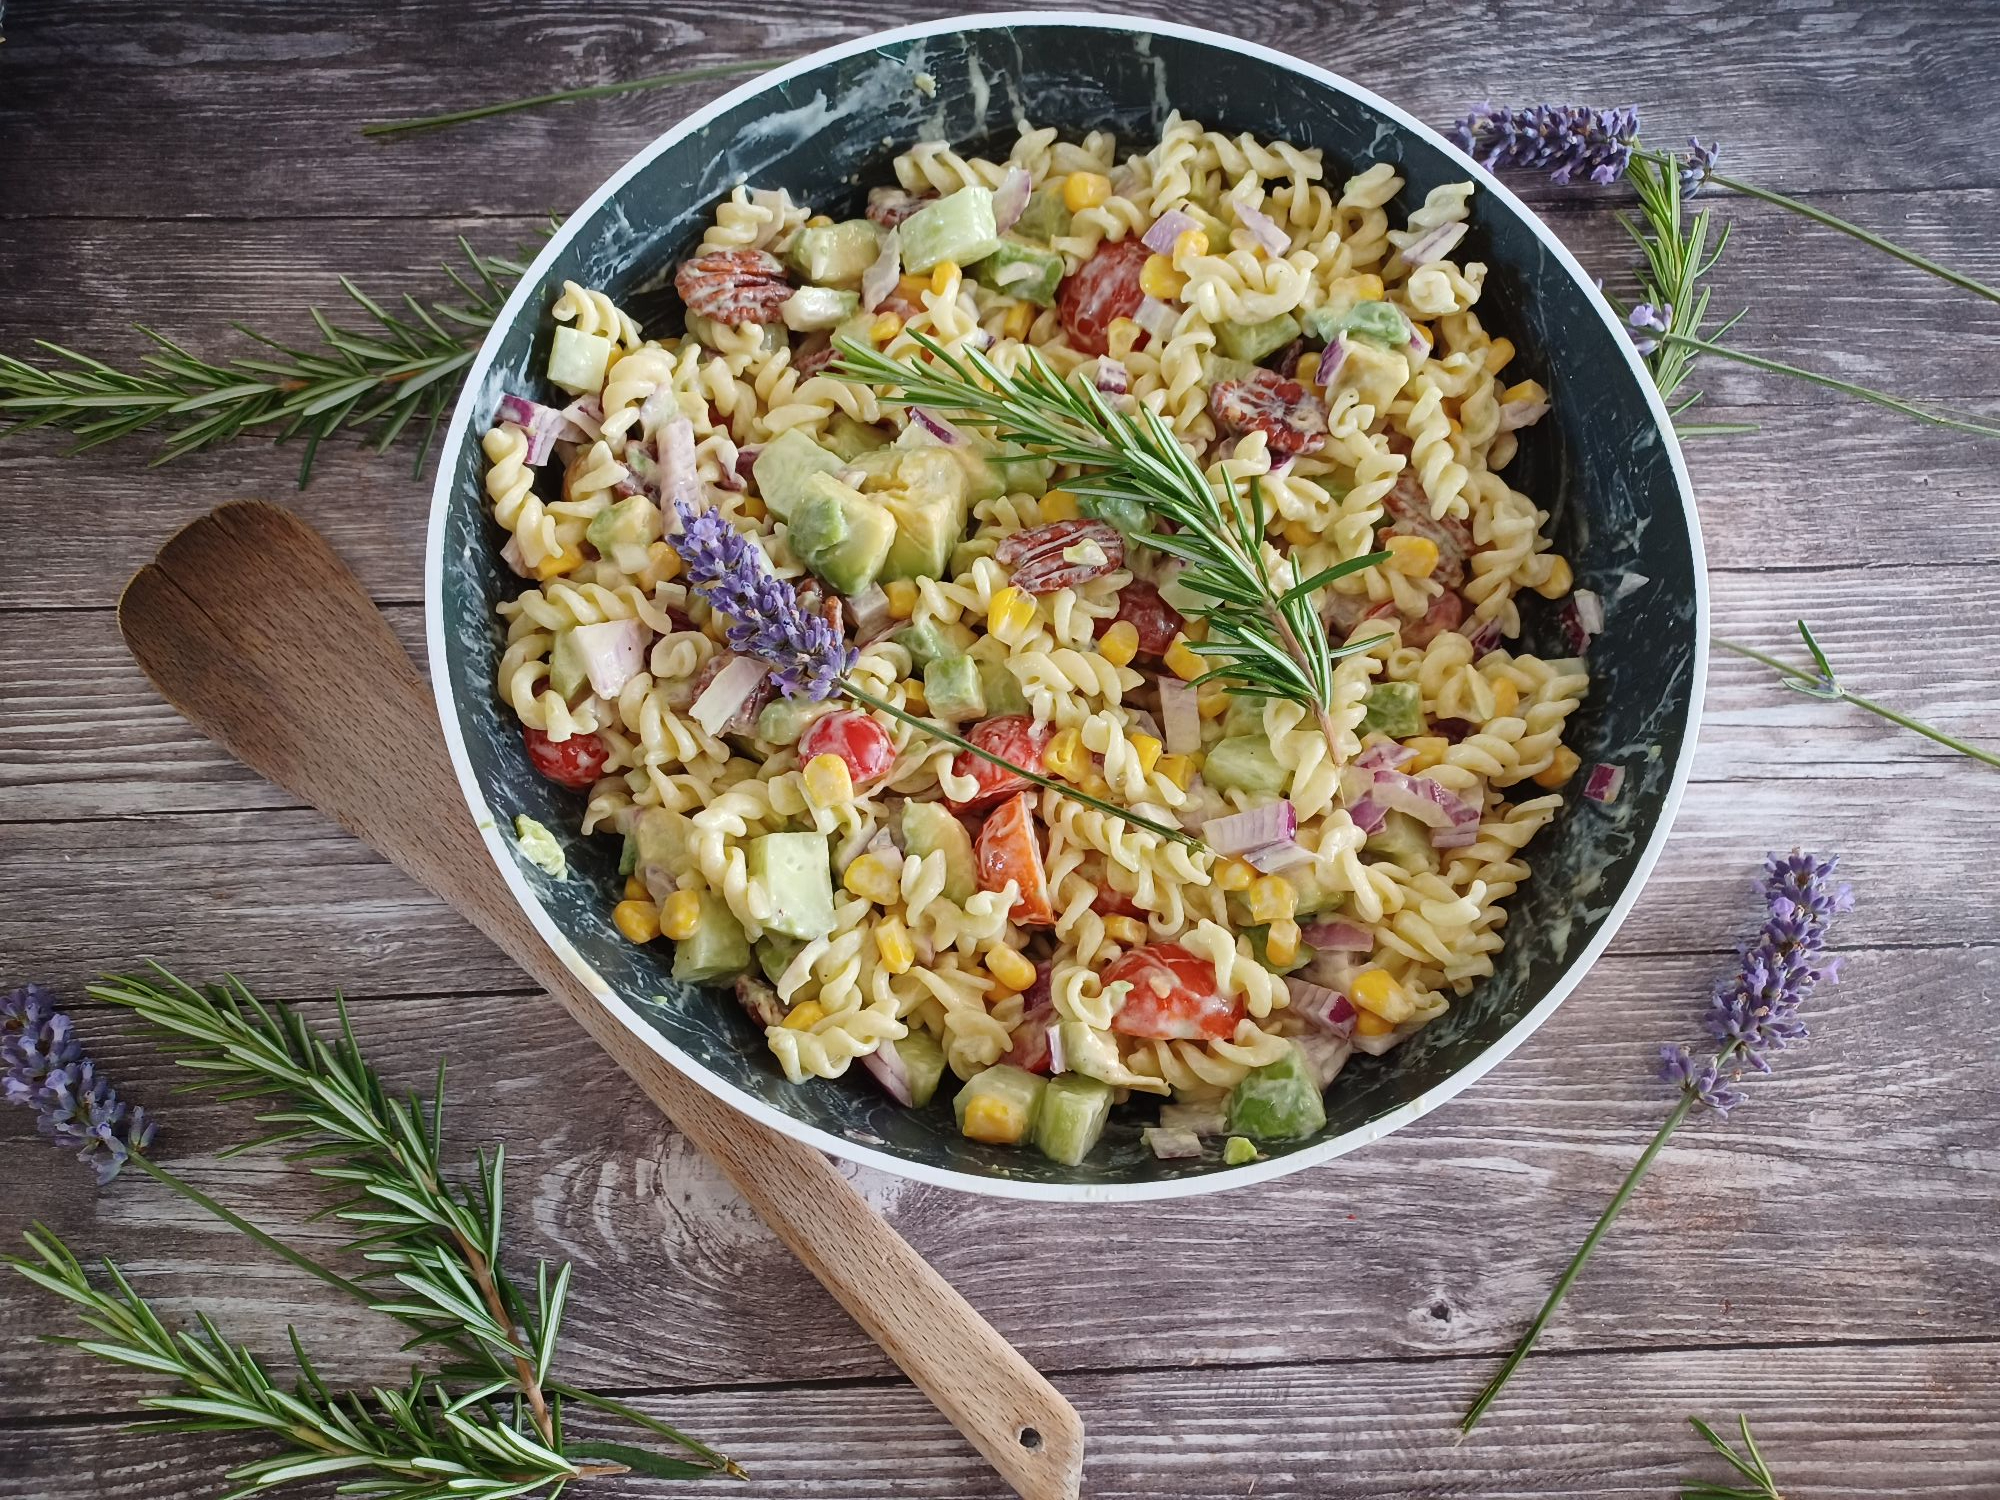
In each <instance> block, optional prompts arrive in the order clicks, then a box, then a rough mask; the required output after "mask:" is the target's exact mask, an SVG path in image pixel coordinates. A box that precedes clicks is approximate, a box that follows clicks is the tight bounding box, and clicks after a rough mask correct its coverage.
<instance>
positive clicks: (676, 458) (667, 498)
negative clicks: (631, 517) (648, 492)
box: [648, 397, 701, 507]
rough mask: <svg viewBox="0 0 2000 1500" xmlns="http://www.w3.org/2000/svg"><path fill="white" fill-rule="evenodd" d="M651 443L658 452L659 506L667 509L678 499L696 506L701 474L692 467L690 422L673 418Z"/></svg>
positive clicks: (692, 442)
mask: <svg viewBox="0 0 2000 1500" xmlns="http://www.w3.org/2000/svg"><path fill="white" fill-rule="evenodd" d="M648 399H651V398H650V397H649V398H648ZM653 440H654V442H655V443H657V444H658V445H659V449H660V494H661V497H662V501H663V503H664V504H666V505H668V506H669V507H671V506H672V505H674V504H675V502H677V501H681V500H685V501H687V502H688V504H690V505H693V504H695V503H697V502H698V501H699V500H700V499H701V471H700V469H698V468H697V467H696V466H695V459H694V423H692V422H690V421H689V420H688V419H687V418H686V417H675V418H674V419H673V421H671V422H669V423H667V425H666V426H664V427H662V428H661V429H660V430H659V432H658V433H656V434H655V435H654V439H653Z"/></svg>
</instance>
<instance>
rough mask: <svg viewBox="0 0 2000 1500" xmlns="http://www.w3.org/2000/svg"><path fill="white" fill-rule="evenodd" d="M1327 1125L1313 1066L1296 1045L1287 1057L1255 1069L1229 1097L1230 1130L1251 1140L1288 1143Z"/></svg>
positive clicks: (1247, 1074) (1291, 1048)
mask: <svg viewBox="0 0 2000 1500" xmlns="http://www.w3.org/2000/svg"><path fill="white" fill-rule="evenodd" d="M1325 1124H1326V1100H1325V1099H1323V1098H1322V1097H1321V1096H1320V1091H1319V1082H1318V1080H1317V1079H1316V1078H1315V1077H1314V1076H1313V1069H1312V1064H1311V1063H1310V1062H1309V1061H1307V1059H1306V1055H1305V1053H1303V1052H1301V1051H1300V1050H1299V1048H1298V1046H1297V1045H1296V1044H1294V1045H1292V1046H1290V1047H1287V1048H1286V1049H1285V1055H1284V1056H1283V1057H1280V1058H1279V1059H1278V1060H1277V1061H1276V1062H1270V1063H1266V1064H1265V1065H1264V1066H1263V1067H1261V1068H1252V1069H1251V1070H1250V1071H1249V1072H1248V1073H1245V1074H1244V1075H1243V1078H1242V1080H1241V1081H1240V1082H1239V1083H1238V1084H1237V1085H1236V1087H1235V1088H1234V1089H1232V1090H1231V1091H1230V1094H1229V1129H1230V1132H1231V1133H1232V1134H1234V1135H1247V1136H1249V1137H1250V1138H1251V1139H1252V1140H1259V1141H1287V1140H1296V1139H1298V1138H1299V1137H1300V1136H1307V1135H1311V1134H1313V1133H1314V1132H1315V1131H1317V1130H1319V1129H1320V1128H1321V1127H1323V1126H1324V1125H1325Z"/></svg>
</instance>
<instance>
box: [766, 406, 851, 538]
mask: <svg viewBox="0 0 2000 1500" xmlns="http://www.w3.org/2000/svg"><path fill="white" fill-rule="evenodd" d="M840 468H841V463H840V460H839V459H838V458H837V457H835V456H834V455H833V454H831V453H829V452H827V451H826V449H824V448H822V447H820V445H819V444H818V443H815V442H814V441H813V440H812V439H811V438H809V437H807V436H806V434H805V433H804V432H803V431H802V430H801V429H799V428H797V427H787V428H786V429H785V430H784V431H783V432H781V433H779V434H778V435H777V436H776V437H774V438H772V439H771V441H770V442H768V443H766V444H765V445H764V446H763V447H762V448H760V449H758V450H757V459H756V462H755V463H753V464H751V465H750V474H751V477H752V478H754V479H755V480H756V481H757V494H758V497H759V498H760V499H762V500H763V502H764V504H765V505H766V506H768V507H769V508H770V511H771V514H772V515H774V516H776V517H777V518H778V519H779V520H781V521H784V520H789V519H790V518H791V514H792V507H793V506H795V505H797V504H798V503H799V497H800V496H802V495H803V494H804V493H805V488H806V481H807V480H808V479H810V478H812V476H813V475H815V474H837V473H839V472H840Z"/></svg>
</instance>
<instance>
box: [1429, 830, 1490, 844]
mask: <svg viewBox="0 0 2000 1500" xmlns="http://www.w3.org/2000/svg"><path fill="white" fill-rule="evenodd" d="M1478 842H1479V830H1478V829H1477V828H1433V829H1432V830H1431V847H1432V848H1433V849H1463V848H1465V847H1466V846H1467V845H1468V844H1476V843H1478Z"/></svg>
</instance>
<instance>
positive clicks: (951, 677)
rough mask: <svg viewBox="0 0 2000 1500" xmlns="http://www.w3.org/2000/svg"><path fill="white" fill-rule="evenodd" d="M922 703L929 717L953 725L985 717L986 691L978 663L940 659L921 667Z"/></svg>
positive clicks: (943, 657)
mask: <svg viewBox="0 0 2000 1500" xmlns="http://www.w3.org/2000/svg"><path fill="white" fill-rule="evenodd" d="M924 702H925V703H927V704H929V705H930V710H931V717H932V718H935V719H943V720H945V721H946V722H948V723H955V722H957V721H958V720H960V719H983V718H985V717H986V692H985V689H984V688H982V687H981V686H980V682H979V664H978V663H977V662H975V661H974V660H973V659H972V658H971V657H969V656H940V657H939V658H938V659H937V660H936V661H933V662H929V663H927V664H926V665H925V667H924Z"/></svg>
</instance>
